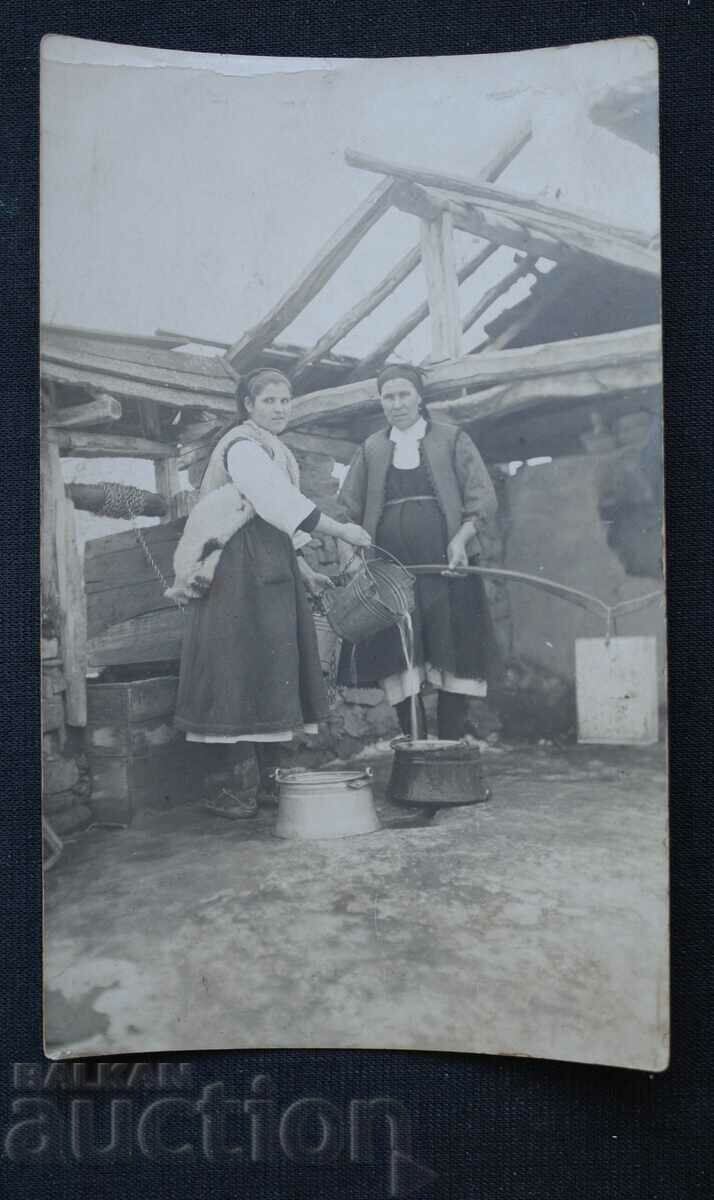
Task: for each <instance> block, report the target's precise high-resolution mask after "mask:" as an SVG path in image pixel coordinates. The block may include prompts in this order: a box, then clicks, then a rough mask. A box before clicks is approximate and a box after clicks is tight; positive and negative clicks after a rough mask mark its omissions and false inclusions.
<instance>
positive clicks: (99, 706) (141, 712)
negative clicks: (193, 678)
mask: <svg viewBox="0 0 714 1200" xmlns="http://www.w3.org/2000/svg"><path fill="white" fill-rule="evenodd" d="M177 693H178V676H177V675H159V676H154V677H153V678H151V679H133V680H130V681H128V682H127V683H90V684H89V685H88V686H87V724H88V725H90V724H92V725H93V724H98V725H107V724H122V723H123V724H127V725H130V724H132V723H134V722H141V721H148V720H151V719H152V718H154V717H165V716H167V715H169V714H171V713H173V711H174V709H175V707H176V695H177Z"/></svg>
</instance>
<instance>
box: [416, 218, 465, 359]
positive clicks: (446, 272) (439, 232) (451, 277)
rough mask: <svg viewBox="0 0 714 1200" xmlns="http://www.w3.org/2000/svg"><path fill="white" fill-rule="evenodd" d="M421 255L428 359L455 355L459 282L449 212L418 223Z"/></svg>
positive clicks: (458, 339) (459, 345)
mask: <svg viewBox="0 0 714 1200" xmlns="http://www.w3.org/2000/svg"><path fill="white" fill-rule="evenodd" d="M421 257H422V262H423V264H424V273H425V275H426V285H427V294H428V303H429V316H430V319H431V361H432V362H443V360H444V359H451V358H458V357H459V356H460V355H461V353H462V351H463V343H462V340H461V316H460V312H459V285H458V280H457V275H456V262H455V259H454V238H453V222H452V219H451V216H450V214H449V213H441V214H440V215H439V216H438V217H437V218H436V219H435V220H433V221H422V223H421Z"/></svg>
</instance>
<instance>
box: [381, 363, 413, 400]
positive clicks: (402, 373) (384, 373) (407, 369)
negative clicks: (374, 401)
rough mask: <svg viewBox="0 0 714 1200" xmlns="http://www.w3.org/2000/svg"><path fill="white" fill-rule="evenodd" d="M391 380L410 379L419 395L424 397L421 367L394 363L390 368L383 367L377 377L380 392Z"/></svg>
mask: <svg viewBox="0 0 714 1200" xmlns="http://www.w3.org/2000/svg"><path fill="white" fill-rule="evenodd" d="M390 379H408V380H409V382H410V383H411V384H413V385H414V387H415V388H416V390H417V391H418V393H419V395H420V396H421V397H423V395H424V376H423V375H422V373H421V371H420V369H419V367H414V366H412V364H411V363H393V364H392V365H390V366H388V367H383V368H382V370H381V371H380V372H379V375H378V376H377V387H378V389H379V391H380V394H381V391H382V388H383V387H384V385H385V383H387V381H388V380H390Z"/></svg>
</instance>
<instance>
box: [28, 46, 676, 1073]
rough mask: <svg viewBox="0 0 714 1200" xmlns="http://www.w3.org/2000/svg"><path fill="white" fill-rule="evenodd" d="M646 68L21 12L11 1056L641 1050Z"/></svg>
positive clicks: (650, 136)
mask: <svg viewBox="0 0 714 1200" xmlns="http://www.w3.org/2000/svg"><path fill="white" fill-rule="evenodd" d="M658 105H659V99H658V70H657V48H656V44H655V43H654V41H652V40H650V39H647V38H632V39H626V40H621V41H613V42H601V43H593V44H585V45H580V46H569V47H562V48H558V49H543V50H534V51H527V52H520V53H514V54H500V55H485V56H484V55H474V56H455V57H443V58H408V59H407V58H405V59H382V60H378V59H374V60H367V59H360V60H356V59H354V60H353V59H325V60H322V59H299V58H294V59H290V58H282V59H280V58H279V59H270V58H242V57H232V56H222V55H207V54H190V53H184V52H174V51H164V50H157V49H145V48H141V47H134V46H118V45H110V44H104V43H99V42H89V41H82V40H78V39H73V38H64V37H54V36H52V37H47V38H45V39H44V41H43V43H42V62H41V329H40V391H41V394H40V412H41V571H42V580H41V583H42V630H41V638H42V698H43V702H42V758H43V795H42V813H41V820H42V832H43V848H44V864H43V867H44V869H43V877H44V984H45V1002H44V1015H45V1048H46V1052H47V1054H48V1055H49V1056H50V1057H51V1058H54V1059H58V1058H72V1057H82V1058H84V1057H89V1056H111V1055H114V1056H115V1055H117V1054H134V1055H136V1054H144V1053H147V1052H152V1051H162V1052H167V1051H185V1050H210V1049H218V1048H222V1049H226V1048H248V1047H250V1048H259V1047H298V1048H299V1047H328V1048H329V1047H362V1048H370V1049H377V1048H393V1049H405V1050H409V1049H411V1050H442V1051H455V1052H462V1053H463V1052H478V1053H488V1054H506V1055H527V1056H529V1057H540V1058H549V1059H560V1060H567V1061H576V1062H589V1063H600V1064H609V1065H615V1066H622V1067H630V1068H635V1069H640V1070H647V1071H661V1070H664V1069H665V1068H666V1066H667V1064H668V1060H669V994H668V992H669V981H668V971H669V944H668V847H667V774H666V739H667V719H666V631H665V583H664V550H663V458H662V356H661V325H660V242H659V159H658Z"/></svg>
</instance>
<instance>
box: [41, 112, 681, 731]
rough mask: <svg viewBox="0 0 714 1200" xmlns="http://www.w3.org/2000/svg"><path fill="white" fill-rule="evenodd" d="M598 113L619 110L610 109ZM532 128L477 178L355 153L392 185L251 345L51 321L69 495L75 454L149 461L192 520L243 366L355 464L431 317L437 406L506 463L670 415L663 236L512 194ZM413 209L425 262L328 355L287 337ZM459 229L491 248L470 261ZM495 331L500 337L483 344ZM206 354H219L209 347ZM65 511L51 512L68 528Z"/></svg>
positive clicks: (46, 353)
mask: <svg viewBox="0 0 714 1200" xmlns="http://www.w3.org/2000/svg"><path fill="white" fill-rule="evenodd" d="M601 110H602V111H601ZM597 111H598V113H600V115H601V116H603V119H604V118H606V117H607V113H608V112H609V108H608V105H607V103H606V102H605V101H604V100H603V101H602V102H601V104H600V108H599V109H598V110H597ZM633 119H634V118H633ZM635 124H636V122H635ZM531 136H532V130H531V127H530V125H526V126H524V127H523V128H520V129H518V130H516V131H515V132H514V134H513V136H512V137H510V138H509V139H508V141H507V142H506V144H504V145H503V146H502V147H501V149H500V151H499V152H498V154H497V155H496V156H495V157H494V158H493V160H492V161H491V162H489V163H487V164H485V166H484V168H483V169H482V171H481V172H480V174H479V175H478V176H477V177H475V178H464V177H462V176H456V175H451V174H448V173H444V172H441V171H439V170H438V169H435V168H434V167H422V166H413V165H412V166H409V165H405V164H400V163H394V162H388V161H384V160H382V159H378V158H375V157H371V156H369V155H365V154H363V153H357V152H355V151H349V150H348V151H347V152H346V156H345V157H346V161H347V163H348V164H349V165H350V166H352V167H353V168H355V169H356V170H360V171H367V172H370V173H373V174H376V175H378V176H379V181H378V183H377V185H376V186H375V188H374V189H373V190H372V191H371V192H370V193H369V195H368V196H367V198H366V199H365V200H363V201H362V203H361V204H360V205H359V206H358V207H357V208H356V209H355V211H354V212H352V213H351V214H350V215H349V216H348V217H347V218H346V220H345V221H344V222H343V223H342V224H341V225H340V226H339V228H338V229H337V230H336V232H335V233H334V234H333V235H332V237H330V238H329V239H328V241H327V242H326V243H325V245H324V246H323V248H322V249H321V251H320V252H319V254H318V255H317V256H316V257H315V258H314V259H313V260H312V262H310V263H309V264H308V266H307V267H306V268H305V269H304V270H303V271H302V272H301V274H300V275H299V276H298V278H297V279H295V280H294V281H293V282H292V283H291V284H290V286H289V287H288V289H287V290H286V292H285V293H284V295H283V296H282V298H281V299H280V300H279V301H278V302H277V303H276V304H275V305H274V306H273V307H272V308H271V309H270V310H269V311H268V312H267V313H266V314H264V316H263V317H262V318H261V319H260V320H258V321H257V322H256V323H255V325H253V327H252V328H250V329H248V330H245V331H243V332H242V333H241V334H240V336H238V337H237V340H236V341H235V342H234V343H233V344H231V345H229V344H226V343H209V342H206V341H205V339H202V338H198V337H194V336H191V335H189V334H173V333H167V332H165V331H159V332H157V334H156V335H155V336H153V337H132V336H121V335H117V334H109V333H103V332H98V331H92V330H80V329H74V328H68V327H63V326H57V325H46V326H43V328H42V331H41V345H40V354H41V382H42V389H43V396H44V404H45V409H44V412H45V429H46V437H45V442H44V443H43V445H44V449H45V454H46V460H47V462H48V463H49V466H48V467H47V470H48V472H49V475H52V472H54V483H52V482H51V481H50V483H49V484H48V487H49V492H48V494H49V495H50V496H54V497H55V499H56V500H57V497H58V496H59V489H60V487H61V486H62V487H63V485H60V483H59V482H58V479H57V475H58V472H59V471H60V466H59V460H60V457H61V456H71V457H95V458H107V457H120V458H143V459H147V460H150V461H152V462H153V463H154V464H155V471H156V491H157V493H158V495H159V496H160V497H161V498H162V500H163V510H164V513H165V519H167V520H170V519H171V518H172V517H177V516H180V515H182V514H183V515H185V513H186V511H187V506H188V504H189V503H190V497H191V493H190V491H189V492H188V493H187V492H186V490H185V489H183V488H182V476H181V475H180V472H181V471H183V470H186V471H188V477H189V480H190V482H191V484H192V485H193V486H194V487H195V485H196V484H197V482H198V479H199V478H200V475H201V472H202V470H203V466H204V464H205V461H206V458H207V454H208V452H209V450H210V447H211V445H212V444H213V442H214V439H215V437H216V434H217V433H218V432H219V431H220V430H221V429H222V428H223V427H224V426H225V425H227V424H230V423H231V422H232V421H233V420H234V419H235V393H236V387H237V385H238V382H239V380H240V377H241V375H242V374H244V373H245V372H247V371H250V370H253V369H254V368H255V367H256V366H261V365H266V366H267V365H271V366H278V367H280V369H281V370H283V371H284V372H285V373H286V374H287V375H288V376H289V377H290V378H291V380H292V382H293V386H294V391H295V396H296V400H295V403H294V406H293V412H292V417H291V422H290V427H289V430H288V431H287V433H286V440H287V441H288V443H289V444H290V445H291V446H292V447H293V448H294V449H295V450H296V451H298V452H299V451H304V452H318V453H320V454H323V455H328V456H330V457H331V458H332V459H334V461H335V462H340V463H346V462H349V460H350V458H351V457H352V455H353V453H354V451H355V450H356V448H357V446H358V445H359V443H360V442H361V441H362V440H363V439H364V437H365V436H367V435H368V434H369V433H370V432H372V431H373V430H374V429H375V428H377V427H378V426H379V424H380V420H381V410H380V406H379V401H378V394H377V389H376V382H375V376H376V374H377V372H378V370H379V369H380V368H381V367H382V366H383V365H384V364H385V363H388V362H390V361H398V357H397V358H396V359H395V358H394V356H395V355H397V356H398V351H399V347H400V345H401V344H402V343H403V342H404V340H405V338H407V337H408V336H409V335H410V334H411V333H412V332H413V331H414V330H415V329H416V328H417V327H418V326H420V325H421V324H422V322H425V321H426V320H427V319H428V320H429V322H430V336H431V349H430V353H429V356H428V358H427V360H426V361H425V362H424V364H423V367H424V372H425V381H426V397H427V399H428V400H429V402H430V409H431V412H432V414H433V415H434V417H435V418H437V419H439V420H445V421H450V422H456V423H458V424H461V425H463V426H465V427H466V428H467V429H468V430H469V432H471V433H472V435H473V436H474V438H475V440H476V441H477V442H478V445H479V447H480V449H481V452H482V454H483V455H484V458H485V459H486V460H487V461H491V462H501V461H509V460H511V459H516V458H517V459H527V458H529V457H534V456H537V455H548V456H553V457H554V456H557V455H559V454H570V453H577V452H581V450H582V443H581V438H582V437H583V435H584V434H586V433H587V431H588V430H591V429H592V427H593V414H595V415H596V417H597V420H598V421H604V422H605V423H607V420H608V417H609V414H610V413H612V412H614V411H617V413H618V414H622V413H627V412H635V411H638V410H642V409H648V410H650V411H651V412H655V413H659V411H660V405H661V395H660V389H661V331H660V324H659V319H660V318H659V314H660V290H659V288H660V283H659V280H660V254H659V242H658V237H657V232H656V231H643V230H638V229H631V228H622V227H618V226H615V225H612V224H610V223H608V222H605V221H603V220H602V219H601V218H599V217H597V216H595V215H593V214H591V213H587V212H582V211H572V210H568V209H566V208H564V207H563V206H559V205H557V204H553V203H546V202H544V201H543V200H541V199H538V198H535V197H532V196H527V195H523V194H519V193H516V192H514V191H512V190H507V189H505V188H503V187H501V186H499V185H498V183H497V180H498V179H499V177H500V175H501V174H502V173H503V171H504V170H505V169H506V167H507V166H508V165H509V164H510V163H511V162H512V161H513V160H514V159H515V157H516V156H517V155H518V153H519V152H520V150H521V149H522V148H523V146H524V145H525V144H526V143H527V142H528V141H529V139H530V138H531ZM395 210H396V211H397V212H399V213H400V214H402V215H403V217H404V219H405V220H410V219H411V220H414V219H416V222H417V225H418V237H417V238H416V239H415V243H414V245H413V246H412V248H411V249H410V250H409V251H408V253H406V254H405V255H403V256H402V257H401V258H400V259H399V261H398V262H397V263H395V264H394V265H393V266H392V267H391V268H390V270H389V271H388V272H387V273H386V274H385V275H384V277H383V278H382V279H381V280H380V281H379V282H378V283H377V284H376V285H375V286H374V287H373V288H372V289H371V290H370V291H369V292H368V293H367V294H366V295H364V296H363V297H362V298H361V299H360V300H359V301H358V302H357V303H356V304H354V305H353V306H352V307H351V308H350V310H349V311H348V312H346V313H344V314H342V315H341V316H340V317H339V319H337V320H335V321H334V322H333V324H332V325H331V326H330V328H329V329H327V330H325V331H324V332H323V333H322V335H321V336H320V337H319V338H318V339H317V340H316V341H315V342H314V343H313V344H312V345H311V346H309V347H304V346H294V345H291V344H288V343H286V342H283V341H281V340H280V338H281V335H284V333H285V331H286V330H287V329H288V328H289V327H290V326H291V324H292V323H293V321H294V320H295V318H296V317H297V316H298V315H299V314H300V313H301V312H302V311H303V310H304V309H305V308H306V306H307V305H308V304H309V303H311V301H312V300H313V299H314V298H315V296H317V295H318V293H320V292H321V291H322V289H323V288H324V287H325V286H326V284H327V283H328V282H329V281H330V279H331V278H332V277H333V276H334V275H335V273H336V272H337V271H338V270H339V269H340V268H341V267H342V266H343V264H345V263H346V262H347V261H348V259H349V258H350V256H351V255H352V254H353V253H356V252H358V249H359V246H360V243H361V242H362V240H363V238H364V237H365V235H366V234H367V233H368V231H369V230H370V229H371V228H373V226H375V224H376V223H377V222H379V221H381V220H382V219H383V218H384V217H385V216H386V214H387V213H389V212H392V211H395ZM457 235H458V236H459V237H461V236H462V235H467V236H468V237H469V238H470V239H471V240H472V246H471V251H470V254H469V255H468V256H467V257H466V258H465V260H464V261H463V262H462V263H461V264H460V265H459V263H458V261H457V254H456V252H455V238H456V236H457ZM502 248H503V249H505V251H506V252H507V254H508V263H507V265H506V266H505V268H504V270H503V274H502V275H501V277H500V278H498V279H497V280H496V281H495V282H490V283H489V285H488V286H484V287H483V288H482V290H481V293H480V295H479V297H478V299H477V301H476V303H475V304H473V305H472V306H471V307H470V308H469V309H468V310H467V311H465V312H464V311H462V303H461V297H460V291H459V289H460V287H461V285H462V284H464V283H465V282H466V280H467V279H474V280H475V282H476V283H477V282H478V275H479V272H480V271H481V270H482V268H483V267H484V266H485V264H486V263H487V262H488V260H489V259H491V258H492V256H493V255H494V254H496V252H497V251H500V250H501V249H502ZM419 269H421V270H422V272H423V279H424V291H425V295H424V299H423V301H422V302H421V303H420V304H419V305H418V306H417V307H415V308H414V309H413V310H412V311H411V312H409V313H408V314H407V315H406V316H404V317H403V318H402V319H401V320H400V321H399V322H398V324H396V325H395V326H394V327H393V328H391V329H389V330H388V331H387V332H386V333H384V334H383V336H382V337H381V339H380V341H379V342H378V344H377V345H374V346H372V347H371V349H370V350H369V352H368V353H367V354H365V355H363V356H361V357H359V358H358V357H357V356H355V355H346V354H340V353H339V352H338V349H337V348H339V346H340V344H341V343H342V342H343V341H344V339H345V338H346V337H347V336H348V335H349V334H350V333H351V331H352V330H353V329H355V328H356V327H357V326H358V325H359V324H360V323H361V322H362V321H364V320H365V319H366V318H367V317H369V316H370V315H371V314H373V313H374V312H375V311H376V310H377V309H378V308H379V306H380V305H381V304H382V303H383V302H384V301H385V300H386V299H387V298H388V297H390V296H391V295H392V294H393V293H395V292H396V291H397V290H398V289H399V287H400V285H401V284H402V283H404V281H405V280H406V279H407V278H408V277H410V276H412V275H413V273H414V272H416V271H417V270H419ZM515 285H519V286H520V293H519V295H522V290H523V286H524V285H526V286H527V285H529V291H528V293H527V294H526V295H525V297H524V298H519V299H518V301H517V302H516V303H511V304H510V305H509V296H510V293H511V291H512V289H514V288H515ZM472 286H473V285H472ZM478 322H480V323H481V325H482V327H483V328H484V330H485V335H486V336H485V339H483V340H482V341H481V342H479V343H478V344H477V345H472V346H469V331H470V330H471V329H472V328H473V327H474V326H475V325H476V324H477V323H478ZM472 336H473V335H472ZM202 343H203V345H204V346H209V347H210V348H211V349H212V351H213V353H212V355H207V354H206V353H199V352H197V350H198V349H200V348H201V344H202ZM192 347H194V348H195V349H196V352H194V351H192ZM556 414H557V419H554V418H555V415H556ZM48 478H49V476H48ZM75 499H76V497H75ZM57 502H58V503H59V500H57ZM54 519H55V518H53V516H52V513H49V514H48V516H47V520H48V521H49V523H50V525H52V521H53V520H54ZM138 615H139V616H140V615H141V612H139V613H138ZM66 624H67V620H66V617H65V626H66ZM147 636H149V635H148V634H147ZM137 653H138V651H137ZM137 661H138V660H137ZM78 674H81V671H80V672H79V673H78ZM78 686H79V685H78ZM79 711H80V713H81V703H80V709H79ZM78 723H80V724H81V721H79V722H78Z"/></svg>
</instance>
